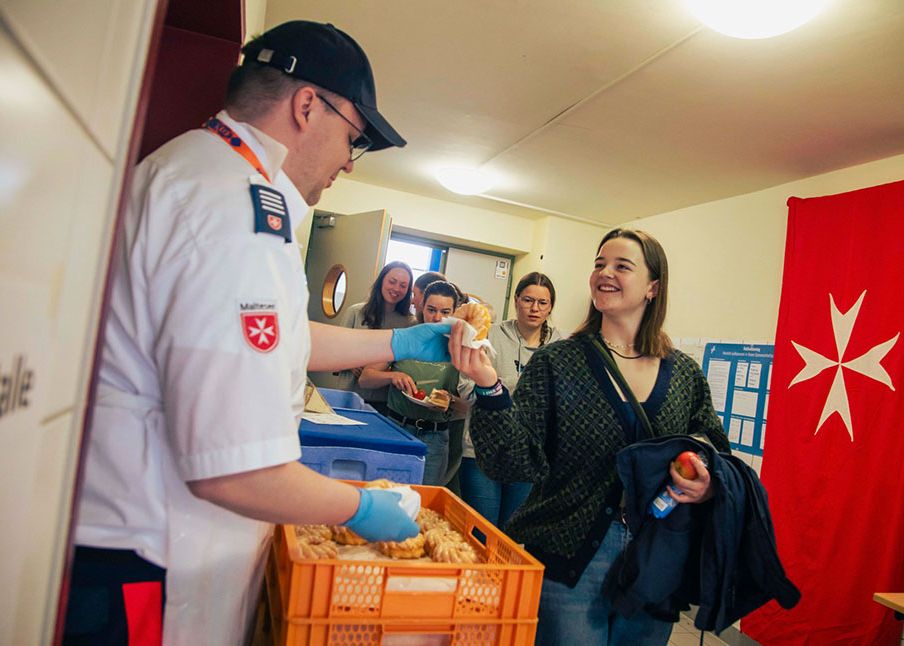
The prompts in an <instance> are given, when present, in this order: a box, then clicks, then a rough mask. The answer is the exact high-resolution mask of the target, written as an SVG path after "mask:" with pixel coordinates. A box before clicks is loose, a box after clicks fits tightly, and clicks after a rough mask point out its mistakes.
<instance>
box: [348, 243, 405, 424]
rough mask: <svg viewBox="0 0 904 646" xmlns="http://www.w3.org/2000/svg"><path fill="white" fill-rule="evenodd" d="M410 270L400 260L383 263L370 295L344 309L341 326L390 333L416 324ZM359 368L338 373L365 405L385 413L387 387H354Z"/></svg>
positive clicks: (356, 385)
mask: <svg viewBox="0 0 904 646" xmlns="http://www.w3.org/2000/svg"><path fill="white" fill-rule="evenodd" d="M413 278H414V276H413V274H412V273H411V267H409V266H408V265H407V264H406V263H404V262H402V261H400V260H394V261H393V262H390V263H387V264H386V266H385V267H383V269H382V270H381V271H380V275H379V276H377V279H376V280H375V281H374V282H373V285H371V287H370V296H368V298H367V300H366V301H365V302H363V303H355V304H354V305H352V306H350V307H349V308H348V311H347V312H346V313H345V317H344V318H343V321H342V325H344V326H345V327H350V328H368V329H371V330H392V329H396V328H405V327H409V326H412V325H414V324H415V323H416V322H417V321H415V318H414V317H413V316H412V315H411V312H410V309H411V287H412V285H413V283H414V280H413ZM361 370H362V368H355V369H354V370H347V371H344V372H343V373H342V376H343V377H344V379H346V380H347V381H348V382H349V384H350V386H349V389H350V390H354V391H355V392H357V393H358V394H359V395H361V397H363V398H364V401H366V402H367V403H368V404H370V405H371V406H373V407H374V408H376V409H377V410H378V411H380V412H381V413H385V412H386V397H387V395H388V393H389V388H388V387H382V388H363V387H361V386H360V385H359V384H358V377H360V376H361Z"/></svg>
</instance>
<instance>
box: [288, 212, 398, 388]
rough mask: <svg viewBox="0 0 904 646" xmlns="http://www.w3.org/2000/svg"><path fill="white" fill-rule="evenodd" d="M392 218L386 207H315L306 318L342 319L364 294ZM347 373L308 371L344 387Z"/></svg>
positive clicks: (320, 382)
mask: <svg viewBox="0 0 904 646" xmlns="http://www.w3.org/2000/svg"><path fill="white" fill-rule="evenodd" d="M391 226H392V218H390V217H389V214H388V213H387V212H386V211H382V210H381V211H369V212H367V213H354V214H351V215H340V214H337V213H326V212H323V211H315V212H314V222H313V224H312V225H311V237H310V240H309V242H308V254H307V259H306V260H305V273H306V274H307V277H308V289H309V290H310V292H311V300H310V303H309V305H308V318H310V319H311V320H312V321H318V322H320V323H329V324H332V325H338V324H340V323H341V322H342V321H343V319H344V318H345V313H346V312H347V311H348V308H349V306H351V305H354V304H355V303H360V302H362V301H366V300H367V296H368V295H369V294H370V287H371V285H373V282H374V280H375V279H376V277H377V275H378V274H379V273H380V269H382V268H383V259H384V258H385V257H386V246H387V245H388V244H389V230H390V227H391ZM349 374H350V373H349V372H348V371H346V372H343V373H331V372H312V373H310V378H311V381H313V382H314V384H316V385H317V386H319V387H321V388H343V389H344V388H348V387H349V386H350V382H349V380H348V379H347V378H346V377H347V376H348V375H349Z"/></svg>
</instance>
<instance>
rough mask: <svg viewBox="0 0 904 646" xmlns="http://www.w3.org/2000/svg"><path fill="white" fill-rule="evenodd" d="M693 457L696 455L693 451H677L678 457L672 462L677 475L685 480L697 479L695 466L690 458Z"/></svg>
mask: <svg viewBox="0 0 904 646" xmlns="http://www.w3.org/2000/svg"><path fill="white" fill-rule="evenodd" d="M693 457H697V454H696V453H694V452H693V451H684V452H682V453H679V454H678V457H677V458H675V460H674V461H673V462H672V465H673V466H674V467H675V471H677V472H678V475H680V476H681V477H682V478H684V479H685V480H696V479H697V468H696V467H695V466H694V463H693V462H691V458H693Z"/></svg>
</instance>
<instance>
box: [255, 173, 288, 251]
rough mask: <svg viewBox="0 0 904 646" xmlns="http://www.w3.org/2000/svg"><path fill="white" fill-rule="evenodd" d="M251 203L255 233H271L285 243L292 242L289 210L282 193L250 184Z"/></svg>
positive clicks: (267, 187)
mask: <svg viewBox="0 0 904 646" xmlns="http://www.w3.org/2000/svg"><path fill="white" fill-rule="evenodd" d="M251 203H252V204H253V205H254V232H255V233H272V234H273V235H276V236H282V237H283V238H284V239H285V241H286V242H292V230H291V229H290V228H289V209H288V207H287V206H286V198H284V197H283V194H282V193H280V192H279V191H276V190H274V189H272V188H270V187H269V186H262V185H260V184H252V185H251Z"/></svg>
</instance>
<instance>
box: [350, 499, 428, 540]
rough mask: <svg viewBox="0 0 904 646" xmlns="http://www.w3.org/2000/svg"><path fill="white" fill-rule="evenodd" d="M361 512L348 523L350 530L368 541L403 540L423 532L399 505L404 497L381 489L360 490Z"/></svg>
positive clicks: (359, 507) (359, 508)
mask: <svg viewBox="0 0 904 646" xmlns="http://www.w3.org/2000/svg"><path fill="white" fill-rule="evenodd" d="M359 491H360V492H361V502H360V503H358V511H356V512H355V515H354V516H352V517H351V518H349V519H348V520H347V521H346V522H345V526H346V527H348V528H349V529H350V530H352V531H353V532H355V533H356V534H358V535H359V536H361V537H362V538H365V539H367V540H368V541H371V542H373V541H404V540H405V539H406V538H411V537H412V536H416V535H417V533H418V532H419V531H420V528H419V527H418V525H417V523H416V522H414V521H413V520H411V518H410V517H409V516H408V514H407V513H406V512H405V510H404V509H402V507H401V505H399V501H400V500H402V494H400V493H399V492H397V491H384V490H382V489H359Z"/></svg>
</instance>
